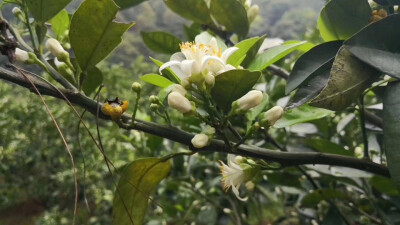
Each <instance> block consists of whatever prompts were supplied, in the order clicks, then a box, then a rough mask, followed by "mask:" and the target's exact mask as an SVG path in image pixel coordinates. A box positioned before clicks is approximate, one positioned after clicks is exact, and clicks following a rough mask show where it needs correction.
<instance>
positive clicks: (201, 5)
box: [164, 0, 212, 24]
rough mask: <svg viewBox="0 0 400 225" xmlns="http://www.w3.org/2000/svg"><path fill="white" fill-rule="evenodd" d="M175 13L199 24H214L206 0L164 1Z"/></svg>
mask: <svg viewBox="0 0 400 225" xmlns="http://www.w3.org/2000/svg"><path fill="white" fill-rule="evenodd" d="M164 3H165V5H167V6H168V8H170V9H171V10H172V11H173V12H175V13H176V14H178V15H180V16H182V17H183V18H186V19H188V20H192V21H194V22H196V23H199V24H212V20H211V17H210V11H209V9H208V7H207V4H206V2H205V1H204V0H164Z"/></svg>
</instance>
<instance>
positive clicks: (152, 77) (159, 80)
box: [140, 74, 174, 88]
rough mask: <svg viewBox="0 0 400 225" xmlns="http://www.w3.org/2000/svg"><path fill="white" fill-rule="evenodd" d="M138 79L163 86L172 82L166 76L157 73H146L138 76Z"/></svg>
mask: <svg viewBox="0 0 400 225" xmlns="http://www.w3.org/2000/svg"><path fill="white" fill-rule="evenodd" d="M140 79H141V80H142V81H144V82H147V83H149V84H153V85H155V86H158V87H161V88H165V87H168V86H169V85H171V84H174V83H173V82H172V81H170V80H168V79H167V78H165V77H163V76H161V75H159V74H146V75H143V76H142V77H140Z"/></svg>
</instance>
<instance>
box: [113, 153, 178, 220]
mask: <svg viewBox="0 0 400 225" xmlns="http://www.w3.org/2000/svg"><path fill="white" fill-rule="evenodd" d="M170 169H171V165H170V163H169V162H160V159H158V158H146V159H139V160H136V161H134V162H132V163H131V164H129V165H127V166H126V167H125V168H124V170H123V172H122V174H121V178H120V179H119V182H118V186H117V187H118V191H116V192H115V197H114V203H113V224H115V225H125V224H127V225H128V224H132V223H131V220H130V218H132V220H133V223H134V224H135V225H141V224H143V219H144V217H145V215H146V212H147V206H148V202H149V198H150V194H151V192H152V191H153V190H154V189H155V188H156V187H157V185H158V184H159V183H160V182H161V180H163V179H164V178H165V177H166V176H167V175H168V173H169V171H170ZM124 204H125V206H126V208H125V206H124ZM126 209H128V211H129V212H127V211H126ZM128 213H129V214H128ZM129 215H130V216H129Z"/></svg>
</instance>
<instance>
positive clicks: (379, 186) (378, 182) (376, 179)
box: [369, 176, 399, 196]
mask: <svg viewBox="0 0 400 225" xmlns="http://www.w3.org/2000/svg"><path fill="white" fill-rule="evenodd" d="M369 183H370V184H371V185H372V187H373V188H375V189H376V190H378V191H380V192H382V193H384V194H387V195H391V196H398V195H399V191H398V190H397V188H396V185H395V184H394V182H393V181H392V180H390V179H389V178H386V177H382V176H373V177H372V178H371V179H370V180H369Z"/></svg>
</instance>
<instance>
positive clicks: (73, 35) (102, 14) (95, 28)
mask: <svg viewBox="0 0 400 225" xmlns="http://www.w3.org/2000/svg"><path fill="white" fill-rule="evenodd" d="M117 12H118V6H117V5H115V3H114V2H113V1H112V0H85V1H84V2H83V3H82V4H81V5H80V6H79V8H78V10H77V11H76V12H75V14H74V15H73V17H72V20H71V28H70V32H69V38H70V41H71V45H72V47H73V48H74V52H75V57H76V59H77V61H78V63H79V66H80V67H81V69H82V70H83V71H85V70H88V69H89V68H91V67H94V66H95V65H96V64H97V63H99V62H100V61H101V60H103V59H104V58H105V57H106V56H107V55H108V54H110V53H111V51H113V50H114V49H115V48H116V47H117V46H118V44H119V43H120V42H121V41H122V35H123V34H124V33H125V31H127V30H128V29H129V28H130V27H132V26H133V25H134V23H130V24H124V23H117V22H113V20H114V18H115V15H116V14H117Z"/></svg>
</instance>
